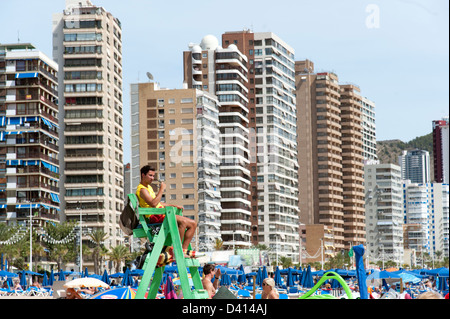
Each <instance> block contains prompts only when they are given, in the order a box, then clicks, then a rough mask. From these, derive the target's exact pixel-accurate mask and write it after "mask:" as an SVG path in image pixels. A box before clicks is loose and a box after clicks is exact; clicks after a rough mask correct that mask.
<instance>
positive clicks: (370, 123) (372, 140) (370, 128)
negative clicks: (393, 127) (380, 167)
mask: <svg viewBox="0 0 450 319" xmlns="http://www.w3.org/2000/svg"><path fill="white" fill-rule="evenodd" d="M361 103H362V127H363V132H362V134H363V156H364V159H365V160H377V159H378V155H377V138H376V124H375V103H374V102H373V101H371V100H369V99H368V98H366V97H362V98H361Z"/></svg>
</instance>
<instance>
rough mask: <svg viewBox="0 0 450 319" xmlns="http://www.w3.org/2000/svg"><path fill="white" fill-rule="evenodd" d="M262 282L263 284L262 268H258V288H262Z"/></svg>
mask: <svg viewBox="0 0 450 319" xmlns="http://www.w3.org/2000/svg"><path fill="white" fill-rule="evenodd" d="M262 282H263V279H262V271H261V268H258V273H257V275H256V285H257V286H262Z"/></svg>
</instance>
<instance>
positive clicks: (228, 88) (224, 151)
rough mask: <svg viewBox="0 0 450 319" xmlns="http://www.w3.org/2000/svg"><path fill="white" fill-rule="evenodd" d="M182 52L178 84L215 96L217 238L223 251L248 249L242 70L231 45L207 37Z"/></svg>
mask: <svg viewBox="0 0 450 319" xmlns="http://www.w3.org/2000/svg"><path fill="white" fill-rule="evenodd" d="M189 47H190V50H189V51H185V52H184V53H183V59H184V83H185V84H186V85H187V87H188V88H195V89H201V90H203V91H206V92H209V93H210V94H213V95H215V96H217V99H218V101H219V130H220V154H221V163H220V177H219V178H220V192H221V194H220V200H221V208H222V211H221V217H220V223H221V230H220V231H221V237H222V241H223V245H224V246H225V247H226V248H233V247H234V248H236V247H247V248H248V247H250V245H251V241H250V240H251V219H250V218H251V211H250V209H251V202H250V200H249V196H250V169H249V164H250V159H249V120H248V113H249V110H248V97H247V93H248V89H247V85H246V84H247V82H248V77H247V74H248V68H247V58H246V56H245V55H243V54H242V53H241V52H240V51H239V50H238V49H237V47H236V45H232V46H229V47H227V48H222V47H221V46H219V41H218V40H217V38H216V37H214V36H212V35H207V36H205V37H204V38H203V39H202V41H201V42H200V44H191V45H190V46H189Z"/></svg>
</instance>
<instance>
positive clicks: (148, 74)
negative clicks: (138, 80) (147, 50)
mask: <svg viewBox="0 0 450 319" xmlns="http://www.w3.org/2000/svg"><path fill="white" fill-rule="evenodd" d="M147 77H148V79H149V80H150V82H151V81H153V74H151V73H150V72H147Z"/></svg>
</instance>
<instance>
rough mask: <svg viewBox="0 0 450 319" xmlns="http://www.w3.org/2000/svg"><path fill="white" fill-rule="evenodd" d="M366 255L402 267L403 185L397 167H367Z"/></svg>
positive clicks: (373, 165)
mask: <svg viewBox="0 0 450 319" xmlns="http://www.w3.org/2000/svg"><path fill="white" fill-rule="evenodd" d="M364 179H365V192H366V198H365V211H366V237H367V256H368V258H369V259H370V260H371V261H382V260H385V261H387V260H392V261H394V262H396V263H397V264H398V265H402V264H403V255H404V250H403V208H402V206H403V184H402V180H401V171H400V167H399V166H398V165H394V164H379V163H370V164H366V165H365V166H364Z"/></svg>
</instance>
